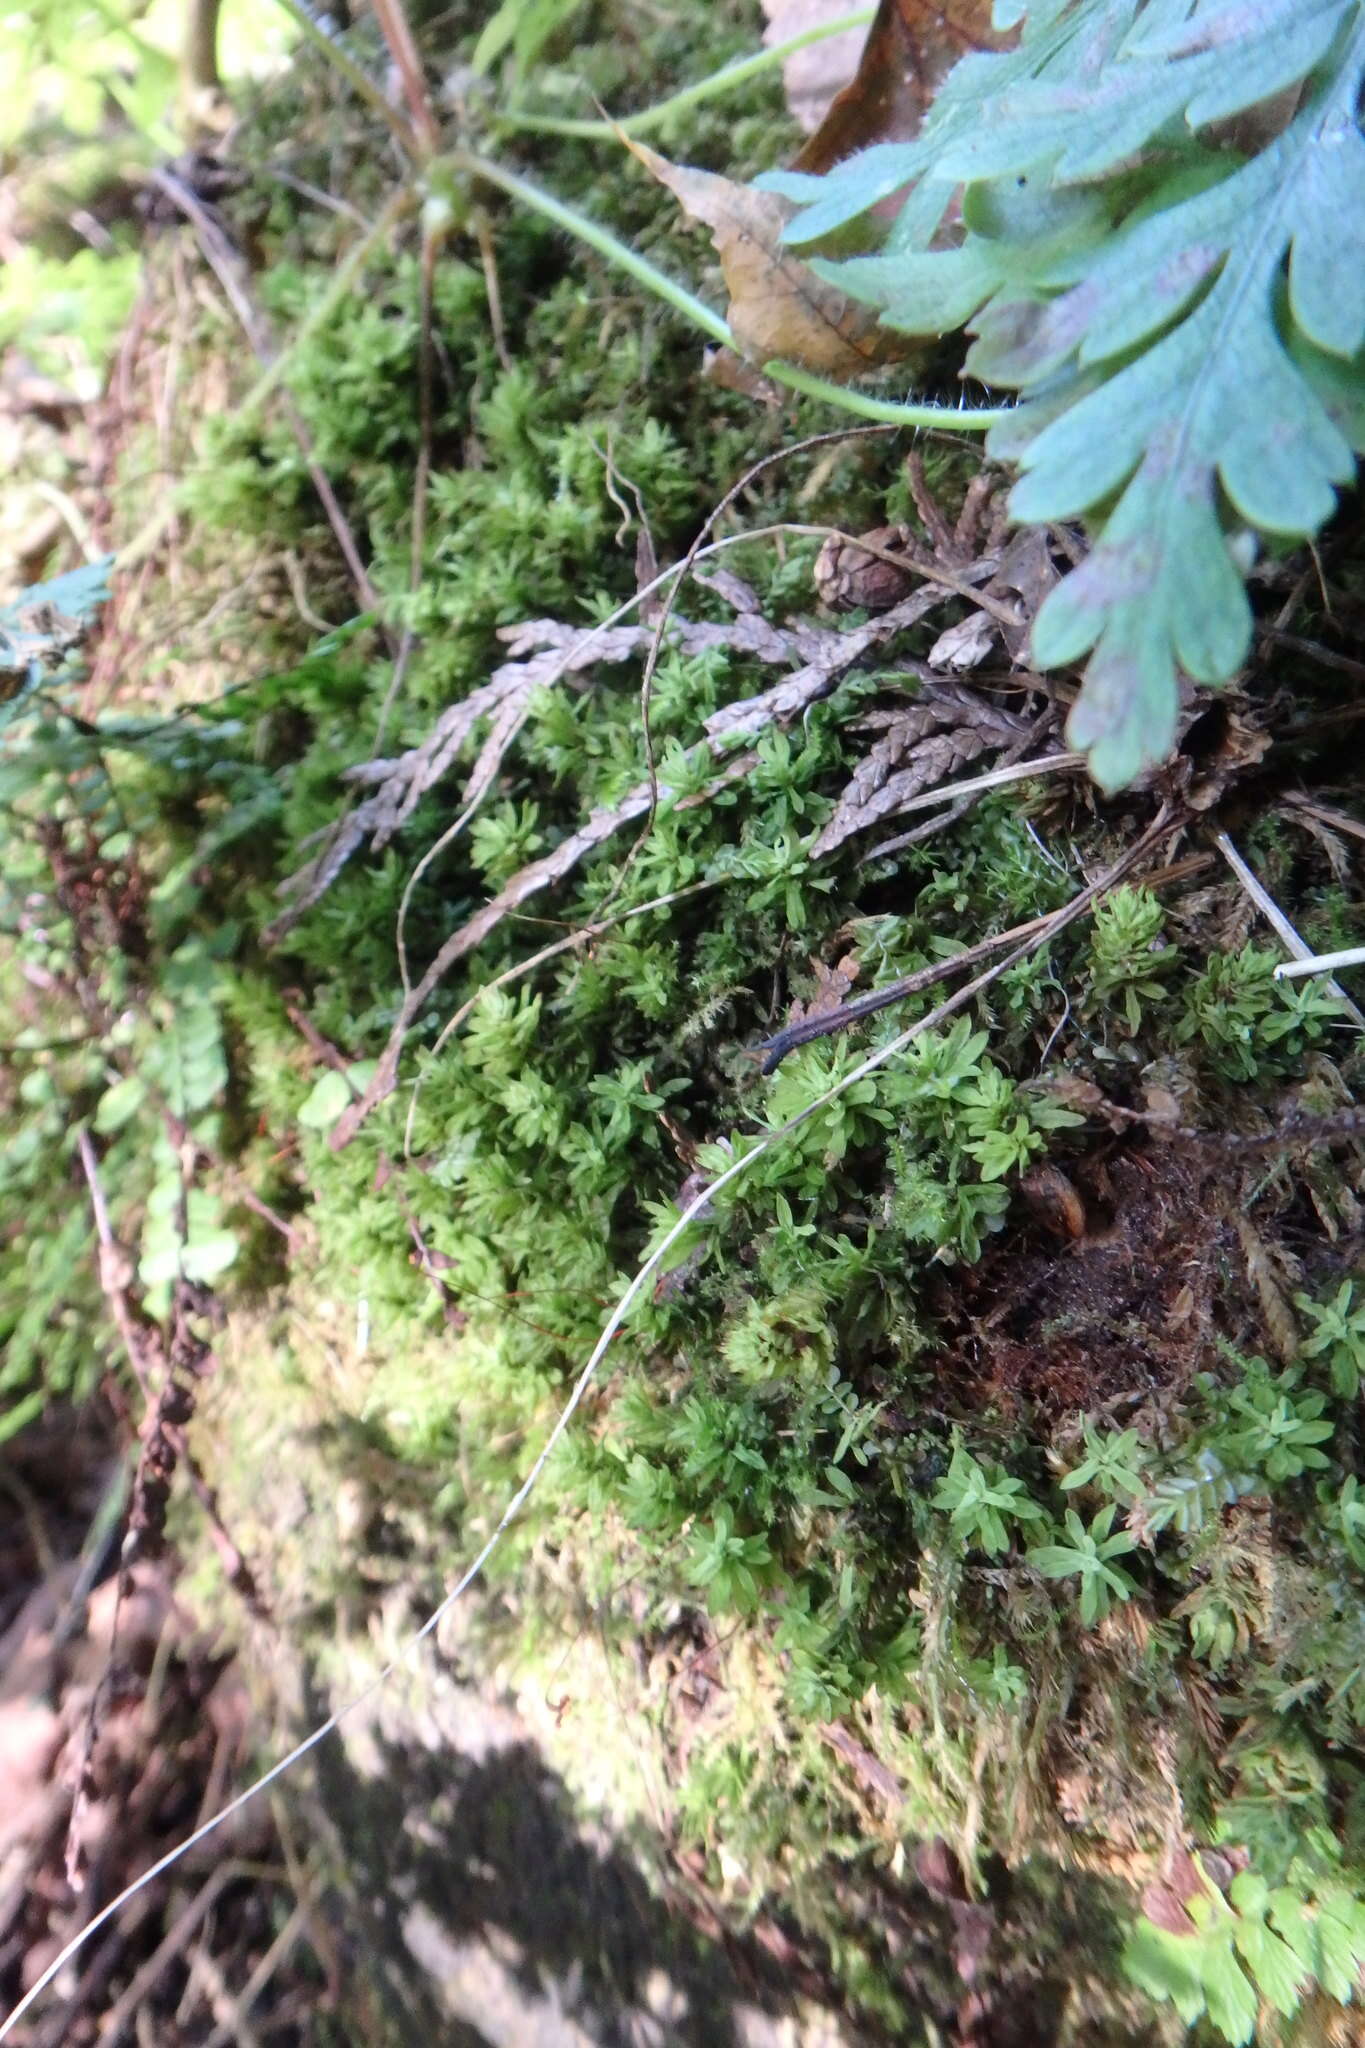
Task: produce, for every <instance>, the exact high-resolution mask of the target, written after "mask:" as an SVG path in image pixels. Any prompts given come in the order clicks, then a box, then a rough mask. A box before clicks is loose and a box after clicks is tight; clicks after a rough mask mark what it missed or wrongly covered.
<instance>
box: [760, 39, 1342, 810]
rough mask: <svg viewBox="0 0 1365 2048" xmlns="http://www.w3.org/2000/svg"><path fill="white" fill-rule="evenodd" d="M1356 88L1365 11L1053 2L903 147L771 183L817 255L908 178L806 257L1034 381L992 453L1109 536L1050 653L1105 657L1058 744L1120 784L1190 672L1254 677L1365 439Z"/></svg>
mask: <svg viewBox="0 0 1365 2048" xmlns="http://www.w3.org/2000/svg"><path fill="white" fill-rule="evenodd" d="M1024 12H1025V10H1024V9H1023V8H1022V7H1021V6H1020V5H1019V4H1018V0H997V4H996V8H995V22H996V26H997V27H998V28H1008V27H1010V26H1012V25H1014V24H1016V23H1017V22H1018V21H1019V20H1020V18H1021V16H1022V15H1023V14H1024ZM1363 77H1365V5H1363V4H1362V0H1039V4H1038V5H1036V6H1033V7H1031V8H1029V9H1028V10H1027V20H1026V21H1025V23H1024V26H1023V32H1022V35H1021V36H1020V39H1019V41H1018V44H1017V46H1016V47H1015V48H1013V49H1011V50H1007V51H1004V52H996V53H991V54H977V55H972V56H969V57H967V58H965V59H964V60H963V61H962V62H961V63H959V64H958V65H957V67H956V69H955V70H954V71H952V73H951V74H950V75H949V77H948V79H947V80H946V81H945V83H944V85H943V87H942V88H941V90H940V92H939V94H938V97H937V99H936V101H935V103H934V105H933V107H932V109H931V110H930V113H929V116H928V119H927V120H926V122H925V124H924V126H923V128H922V129H921V131H920V133H919V134H918V135H917V136H916V137H915V138H914V140H913V141H910V142H907V143H879V144H877V145H875V146H874V147H872V148H870V149H866V150H863V151H861V152H859V153H858V154H857V155H855V156H853V157H851V158H849V159H848V160H847V161H846V162H844V163H842V164H840V165H838V166H836V168H835V169H834V170H832V171H830V172H829V173H828V174H826V175H824V176H812V175H810V174H808V173H804V172H790V171H787V172H770V173H768V174H767V175H766V176H765V178H764V179H762V180H761V181H760V182H761V183H763V184H764V185H766V186H767V187H768V188H770V189H771V190H773V191H776V192H778V193H780V194H782V195H784V196H785V197H787V198H788V199H791V200H794V201H796V202H797V208H798V210H797V212H796V214H795V216H794V217H793V219H792V220H791V221H790V222H789V224H788V227H787V230H786V234H787V239H788V240H789V241H791V242H793V243H797V244H800V245H803V246H811V245H819V244H820V243H821V242H822V241H823V239H824V238H825V237H826V236H828V235H830V234H832V233H833V232H834V231H835V230H845V231H847V230H848V229H849V224H850V223H852V222H855V221H860V222H862V223H863V224H864V228H865V229H866V232H867V233H868V235H869V238H870V237H871V235H872V233H873V229H872V225H871V222H870V221H869V216H870V214H871V212H872V209H874V208H880V207H882V206H883V205H884V204H885V203H886V202H888V201H890V200H892V199H893V198H894V196H895V195H897V194H903V195H904V198H903V201H902V203H901V205H900V209H899V211H898V213H897V215H896V218H895V220H894V222H893V223H892V225H891V227H890V229H889V231H888V232H887V233H886V236H885V240H884V241H883V242H882V244H881V246H880V248H879V249H877V250H876V252H875V253H872V254H864V255H858V256H853V257H844V258H842V259H841V260H831V259H829V258H820V257H818V256H817V257H816V259H815V261H814V268H815V269H816V271H817V272H818V273H819V274H820V275H821V276H823V277H825V278H827V279H829V280H831V281H837V283H838V284H839V285H840V286H841V287H842V289H843V290H845V291H847V292H849V293H850V294H852V296H853V297H855V298H857V299H859V300H862V301H864V302H865V303H867V304H870V305H872V306H875V307H876V308H878V310H879V311H880V314H881V318H882V320H883V321H884V322H885V323H886V324H887V325H889V326H891V327H894V328H897V329H899V330H901V331H903V332H906V333H911V334H947V333H949V332H951V331H953V330H954V329H957V328H960V327H963V326H970V330H971V332H972V334H973V335H974V340H973V343H972V346H971V348H970V350H969V352H968V354H967V358H966V364H965V370H966V374H968V375H969V376H973V377H977V378H979V379H981V380H982V381H983V382H984V383H986V384H989V385H993V386H999V387H1002V388H1004V389H1008V390H1014V391H1017V392H1018V394H1019V404H1018V406H1017V408H1016V410H1015V411H1014V412H1013V414H1012V415H1011V416H1010V418H1009V419H1008V420H1006V421H1005V422H1004V423H1003V424H1002V425H999V426H997V427H995V428H994V429H993V431H992V434H991V437H990V440H989V442H988V446H989V448H990V449H991V452H992V453H994V454H996V455H999V456H1001V457H1003V458H1005V459H1006V460H1008V461H1010V462H1012V463H1014V464H1016V465H1017V466H1018V468H1019V470H1020V471H1021V475H1020V478H1019V481H1018V483H1017V484H1016V486H1015V489H1014V492H1013V496H1012V500H1011V510H1012V512H1013V514H1014V516H1015V518H1016V519H1018V520H1021V521H1026V522H1045V521H1049V520H1066V519H1073V518H1078V517H1081V516H1082V515H1085V516H1087V517H1088V518H1089V519H1090V521H1091V522H1092V524H1093V527H1094V545H1093V548H1092V550H1091V552H1090V554H1089V556H1088V557H1087V559H1086V560H1085V561H1084V562H1083V563H1082V564H1081V566H1080V567H1079V568H1077V569H1075V570H1074V571H1073V572H1072V573H1071V574H1070V575H1069V576H1067V577H1066V578H1065V579H1064V580H1063V581H1062V583H1061V584H1060V585H1059V586H1058V587H1057V589H1056V590H1054V591H1053V592H1052V594H1051V595H1050V596H1049V597H1048V599H1047V600H1046V602H1045V603H1044V605H1043V607H1042V610H1041V612H1040V614H1039V616H1038V619H1037V622H1036V625H1035V628H1034V633H1033V654H1034V658H1035V660H1036V661H1037V662H1038V663H1040V664H1041V665H1042V666H1044V667H1054V666H1057V665H1059V664H1063V663H1070V662H1074V661H1078V660H1080V659H1081V658H1082V657H1084V656H1085V655H1087V654H1089V656H1090V660H1089V665H1088V668H1087V672H1086V679H1085V687H1084V690H1083V692H1082V695H1081V697H1080V700H1079V702H1078V703H1077V705H1076V708H1075V710H1074V712H1073V714H1072V720H1071V729H1070V736H1071V739H1072V741H1073V743H1074V744H1075V745H1077V746H1078V747H1081V748H1084V749H1085V750H1086V751H1087V753H1088V754H1089V757H1090V762H1091V766H1092V769H1093V771H1094V774H1095V776H1096V778H1097V779H1098V780H1099V782H1100V783H1101V784H1103V785H1104V786H1105V787H1107V788H1111V789H1112V788H1117V787H1119V786H1121V785H1123V784H1124V783H1127V782H1129V781H1131V780H1132V779H1133V778H1134V777H1135V776H1137V775H1138V774H1140V773H1141V772H1142V771H1143V770H1144V769H1145V768H1147V767H1149V766H1150V765H1152V764H1153V763H1155V762H1157V761H1159V760H1161V759H1162V758H1163V757H1164V755H1165V754H1166V753H1167V752H1168V751H1169V748H1170V745H1171V742H1172V740H1173V738H1174V733H1175V718H1176V709H1177V702H1178V678H1179V675H1180V672H1181V671H1183V672H1184V673H1185V674H1186V675H1187V676H1189V677H1191V678H1193V679H1194V680H1195V681H1197V682H1202V683H1209V684H1216V683H1221V682H1224V681H1226V680H1227V679H1228V678H1229V677H1230V676H1231V675H1233V674H1234V672H1235V671H1236V670H1237V669H1238V668H1239V667H1240V666H1241V664H1242V663H1243V661H1244V660H1245V658H1246V655H1247V653H1248V650H1249V647H1250V644H1251V636H1252V616H1251V609H1250V606H1249V604H1248V601H1247V597H1246V593H1245V590H1244V587H1243V577H1244V574H1245V572H1246V571H1247V570H1248V569H1249V568H1250V566H1251V565H1252V563H1253V562H1254V560H1255V557H1256V554H1257V552H1258V550H1259V548H1260V546H1261V544H1262V543H1263V542H1265V543H1268V544H1270V545H1272V546H1273V545H1275V544H1276V543H1277V542H1280V541H1282V540H1283V539H1284V538H1285V537H1290V538H1301V537H1303V536H1306V535H1310V534H1312V533H1315V532H1316V531H1317V530H1318V528H1319V527H1321V526H1322V524H1323V523H1324V522H1325V520H1326V519H1327V518H1328V517H1329V515H1330V514H1331V512H1332V509H1333V506H1334V504H1335V501H1336V492H1337V490H1338V489H1339V488H1341V487H1342V486H1344V485H1346V484H1348V483H1349V482H1350V481H1351V479H1352V477H1353V475H1354V473H1355V456H1356V454H1357V453H1359V452H1360V451H1361V450H1362V448H1365V347H1363V345H1365V137H1363V136H1362V133H1361V116H1360V100H1361V88H1362V78H1363ZM959 194H960V216H961V217H960V224H957V225H952V226H949V225H947V224H948V223H950V222H952V220H953V212H952V209H953V203H954V199H955V195H959ZM944 244H946V246H944Z"/></svg>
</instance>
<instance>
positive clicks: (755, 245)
mask: <svg viewBox="0 0 1365 2048" xmlns="http://www.w3.org/2000/svg"><path fill="white" fill-rule="evenodd" d="M629 146H630V148H631V149H632V150H633V151H634V153H635V155H636V156H637V157H638V158H639V159H640V161H641V163H642V164H644V166H645V168H646V169H647V170H648V171H649V172H650V173H651V175H652V176H653V177H655V178H657V179H658V181H659V183H660V184H661V185H664V186H666V187H667V189H668V190H669V191H670V192H671V193H672V194H673V196H674V198H675V199H676V200H677V201H678V204H679V205H680V206H681V207H682V209H683V212H684V213H685V214H686V215H687V217H688V219H689V220H693V221H696V222H697V223H698V225H699V226H701V227H704V228H708V229H709V230H710V233H711V239H712V241H713V242H714V243H715V245H716V254H717V255H718V256H719V258H720V267H721V271H722V273H723V275H724V278H725V288H726V290H727V291H728V292H729V294H730V306H729V311H728V315H727V317H728V319H729V322H730V328H731V332H732V333H733V334H734V337H735V341H736V343H737V344H738V346H739V348H740V349H741V350H742V351H743V353H744V354H745V355H746V356H748V357H750V358H751V359H752V360H753V361H755V362H759V363H765V362H769V361H771V360H772V359H773V358H774V357H780V358H781V359H782V360H783V361H785V362H788V363H796V364H798V365H799V366H800V367H801V368H802V369H805V370H813V371H815V372H816V374H817V375H819V376H822V377H851V376H856V375H857V374H858V373H859V372H860V371H865V370H869V369H875V368H876V366H877V365H878V364H879V363H889V362H896V361H899V360H902V359H903V358H904V357H905V356H906V355H907V354H909V353H912V352H913V351H914V349H915V347H916V344H915V343H914V342H913V341H911V340H909V339H908V338H907V337H906V336H904V335H897V334H893V333H892V331H891V330H890V328H887V327H883V326H882V325H881V324H880V322H879V319H878V316H877V314H876V313H875V312H872V311H871V310H870V309H869V308H868V307H866V306H860V305H859V304H858V303H857V301H856V300H854V299H851V298H849V297H848V296H847V295H846V294H845V293H844V292H841V291H838V290H837V289H836V288H835V287H834V286H833V285H829V284H825V283H823V282H822V281H821V279H820V278H818V277H816V275H815V273H814V272H813V271H812V270H811V269H810V268H809V267H808V266H807V265H806V264H804V263H803V262H801V260H800V258H799V257H797V256H795V255H794V254H793V253H792V251H791V250H790V249H787V248H784V247H783V243H782V230H783V228H784V226H785V225H786V222H787V220H788V219H789V217H790V214H791V210H792V209H791V208H790V206H788V204H787V203H786V201H785V200H782V199H779V198H777V197H776V195H775V194H773V193H771V192H757V191H755V190H754V189H753V187H752V186H749V185H736V184H733V183H732V182H731V180H730V179H729V178H721V177H717V176H716V174H715V173H714V172H713V171H699V170H694V169H692V168H691V167H690V166H688V165H687V164H673V163H670V162H669V161H668V158H667V157H663V156H660V155H659V154H658V153H657V151H655V150H652V149H646V148H645V146H644V145H643V143H639V142H631V143H630V145H629Z"/></svg>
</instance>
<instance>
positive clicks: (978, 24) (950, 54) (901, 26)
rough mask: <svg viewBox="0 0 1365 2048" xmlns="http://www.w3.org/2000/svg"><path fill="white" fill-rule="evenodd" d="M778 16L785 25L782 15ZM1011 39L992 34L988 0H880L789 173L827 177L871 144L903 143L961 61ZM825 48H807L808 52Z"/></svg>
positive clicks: (1004, 45) (1005, 44) (772, 31)
mask: <svg viewBox="0 0 1365 2048" xmlns="http://www.w3.org/2000/svg"><path fill="white" fill-rule="evenodd" d="M781 18H782V20H783V21H784V22H785V20H786V14H785V12H784V13H783V15H782V17H781ZM775 32H776V22H775V21H774V23H773V27H772V28H770V30H769V33H770V34H771V35H773V36H774V39H775V40H776V33H775ZM786 32H787V33H797V32H798V30H797V29H796V28H795V27H794V28H793V29H791V30H789V31H786ZM838 40H840V41H842V37H840V38H839V39H838ZM1013 41H1014V37H1013V36H1012V35H1010V36H1000V35H997V34H996V33H995V31H994V30H993V29H992V27H991V0H941V4H936V0H881V5H880V6H879V7H878V9H877V16H876V19H875V21H874V22H873V24H872V27H871V29H870V30H869V31H868V37H867V41H866V43H865V44H864V46H863V54H862V59H861V62H860V63H859V65H858V69H857V71H856V73H855V74H854V77H853V79H852V80H851V82H850V83H849V84H848V85H846V86H844V88H843V90H842V91H840V92H838V93H837V94H836V95H835V97H834V99H833V101H832V102H831V104H830V106H829V108H828V110H827V112H826V113H825V116H824V118H823V120H822V121H821V122H820V125H819V127H818V128H817V129H816V130H815V133H814V134H813V135H812V136H811V137H810V139H809V141H807V142H806V143H805V144H804V146H803V147H802V149H801V152H800V154H799V155H798V156H797V158H796V160H795V162H794V164H793V166H792V168H793V169H794V170H798V171H828V170H830V169H831V168H832V167H833V166H834V165H835V164H837V163H841V162H842V161H843V159H844V158H845V157H847V156H852V155H853V153H854V151H855V150H859V149H868V148H870V147H871V145H872V144H873V143H874V142H908V141H909V140H910V139H911V137H912V136H915V135H917V134H918V133H919V129H920V124H921V123H922V121H923V120H924V116H925V114H926V112H927V111H928V108H929V105H930V102H931V101H932V100H933V97H934V94H935V93H936V92H937V90H938V88H939V86H940V84H941V83H942V81H943V80H944V79H945V78H946V77H947V75H948V73H949V72H950V71H951V70H952V68H953V66H954V65H955V64H956V63H957V61H958V59H959V58H960V57H965V56H967V55H968V54H969V53H970V52H971V51H973V50H1000V49H1006V48H1008V47H1009V45H1010V44H1011V43H1012V42H1013ZM822 48H823V45H821V44H819V43H816V44H813V45H812V46H811V50H812V53H813V52H814V51H818V50H820V49H822ZM801 54H802V55H803V56H804V55H806V54H807V53H806V52H805V51H803V52H801ZM788 90H789V91H790V87H789V88H788ZM793 111H794V110H793ZM799 118H800V116H799V115H798V119H799ZM803 125H804V123H803Z"/></svg>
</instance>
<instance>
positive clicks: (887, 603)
mask: <svg viewBox="0 0 1365 2048" xmlns="http://www.w3.org/2000/svg"><path fill="white" fill-rule="evenodd" d="M861 538H862V543H863V544H862V545H861V546H860V545H859V543H858V542H857V541H854V540H850V539H848V538H847V537H846V536H845V535H844V534H831V535H830V537H829V539H828V540H827V541H825V542H824V544H823V546H822V547H821V549H820V552H819V554H818V555H817V556H816V558H815V569H814V572H813V574H814V582H815V591H816V595H817V596H818V597H819V599H820V602H821V604H824V605H828V607H829V609H830V610H831V611H832V612H852V611H866V612H886V611H890V609H891V607H892V605H895V604H899V603H900V601H901V599H902V598H903V597H908V596H909V595H910V592H911V591H912V590H913V589H914V587H915V584H916V583H917V582H921V581H923V576H924V572H923V570H922V569H917V568H916V567H915V566H914V564H913V563H912V561H911V560H910V559H909V556H910V555H911V554H912V552H913V550H914V546H915V541H914V536H913V534H912V533H911V531H910V529H909V527H908V526H878V527H874V528H873V530H872V532H871V533H865V534H863V535H862V537H861ZM869 543H870V544H871V546H872V547H875V548H876V549H877V551H878V552H877V553H876V554H872V553H870V552H869V545H868V544H869ZM900 554H903V555H905V556H906V557H907V559H906V561H905V562H904V564H903V565H902V564H901V563H898V562H889V561H888V560H887V556H888V555H900Z"/></svg>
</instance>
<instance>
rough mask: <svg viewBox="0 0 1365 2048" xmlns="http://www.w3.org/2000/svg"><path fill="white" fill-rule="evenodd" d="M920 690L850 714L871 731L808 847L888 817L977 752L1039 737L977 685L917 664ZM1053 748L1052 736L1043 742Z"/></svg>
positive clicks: (820, 847) (1016, 750)
mask: <svg viewBox="0 0 1365 2048" xmlns="http://www.w3.org/2000/svg"><path fill="white" fill-rule="evenodd" d="M913 673H914V674H916V675H918V676H919V677H920V678H921V680H922V683H923V689H922V693H921V695H920V696H919V697H917V698H916V699H915V700H914V701H913V702H912V703H909V704H906V705H904V706H895V707H882V708H878V709H877V710H874V711H871V712H869V713H868V714H867V715H866V716H865V717H864V718H861V719H859V720H858V724H859V726H860V727H861V728H862V729H863V730H864V731H871V732H879V733H880V734H881V737H880V738H879V739H878V740H876V741H875V743H874V744H873V746H872V747H871V748H870V750H869V751H868V753H867V754H866V755H864V757H863V759H862V760H861V761H860V762H859V764H858V766H857V768H856V769H855V771H854V773H853V776H852V778H851V780H850V781H849V783H848V784H847V786H846V788H845V789H844V791H843V794H842V795H841V796H840V798H839V801H838V804H837V805H836V807H835V810H834V812H833V815H832V816H831V817H830V818H829V819H828V820H827V822H826V823H825V825H824V826H823V827H822V829H821V831H820V832H819V833H818V834H817V836H816V838H815V840H814V841H813V843H812V846H811V853H812V854H813V855H816V856H819V855H822V854H827V853H833V852H834V851H835V850H836V848H838V847H840V846H842V845H843V844H844V843H845V841H846V840H849V839H851V838H853V836H854V835H855V833H858V832H865V831H867V830H868V829H869V828H870V827H871V826H873V825H879V824H881V823H882V822H883V821H884V820H885V819H887V818H893V817H895V816H896V815H897V813H898V812H899V811H901V810H903V809H904V808H905V807H906V805H907V804H908V803H909V802H910V801H911V800H912V799H913V798H915V797H918V796H920V795H922V794H923V793H924V792H925V791H926V790H930V789H937V788H939V787H940V786H941V785H943V784H945V783H947V782H949V781H950V780H951V779H952V777H953V776H954V775H956V774H957V773H958V772H959V770H960V769H962V768H965V767H967V766H968V765H970V764H971V763H972V762H974V761H979V760H980V759H981V757H982V756H983V755H985V754H1003V755H1005V756H1007V757H1008V758H1010V759H1013V760H1017V759H1019V758H1020V756H1021V755H1022V754H1023V753H1024V751H1025V750H1026V749H1027V747H1028V746H1029V745H1030V744H1031V743H1032V742H1033V741H1034V740H1035V739H1036V738H1038V737H1039V736H1040V727H1039V721H1038V719H1037V718H1034V717H1029V716H1028V715H1026V714H1025V713H1022V712H1016V711H1007V710H1005V709H1004V708H1003V706H1001V705H999V704H997V703H995V702H994V701H993V700H992V699H991V698H989V697H987V696H984V695H983V694H982V693H981V692H980V691H979V690H971V689H968V688H967V687H966V686H965V685H964V684H962V683H956V682H949V681H947V680H946V679H945V678H943V677H939V676H935V675H934V674H933V672H932V670H930V669H929V668H928V667H927V666H925V665H923V664H917V665H916V667H915V669H914V670H913ZM1048 751H1049V752H1053V751H1055V743H1054V744H1053V745H1051V746H1049V748H1048Z"/></svg>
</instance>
